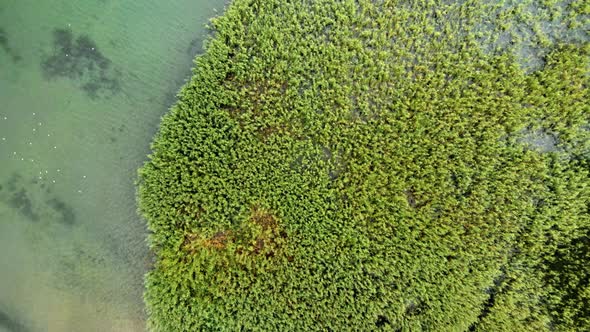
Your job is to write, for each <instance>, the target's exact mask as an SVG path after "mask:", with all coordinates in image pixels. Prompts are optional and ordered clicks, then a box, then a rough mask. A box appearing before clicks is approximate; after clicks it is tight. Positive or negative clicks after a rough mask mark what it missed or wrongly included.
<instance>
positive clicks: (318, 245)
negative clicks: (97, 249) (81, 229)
mask: <svg viewBox="0 0 590 332" xmlns="http://www.w3.org/2000/svg"><path fill="white" fill-rule="evenodd" d="M553 5H555V6H561V8H562V9H561V11H560V12H559V13H557V12H554V11H553V9H551V8H552V6H553ZM584 8H585V7H583V6H582V7H579V4H578V2H575V1H574V2H569V1H568V2H559V1H557V2H554V3H551V4H549V3H546V2H537V1H523V2H521V3H518V4H516V3H512V2H510V3H504V4H489V3H487V2H483V1H468V2H460V3H455V2H442V1H401V2H390V1H368V0H366V1H365V0H359V1H329V0H318V1H313V2H311V1H295V2H285V1H278V0H276V1H275V0H269V1H256V0H236V1H234V2H232V4H231V5H230V6H229V8H228V9H227V11H226V13H225V14H224V15H223V16H221V17H218V18H215V19H214V20H213V21H212V28H213V30H214V31H215V33H214V34H213V35H212V37H211V38H209V39H208V40H207V41H206V43H205V45H207V46H206V51H205V53H204V54H203V55H201V56H198V57H197V59H196V67H195V69H194V71H193V77H192V78H191V80H190V81H189V82H188V83H187V84H186V85H185V86H184V88H183V89H182V91H181V92H180V94H179V97H178V101H177V103H176V104H175V105H174V106H173V107H172V109H171V111H170V112H169V114H167V115H166V116H165V117H164V118H163V120H162V124H161V127H160V131H159V132H158V134H157V135H156V137H155V139H154V142H153V145H152V149H153V153H152V155H151V156H150V160H149V161H148V162H147V163H146V164H145V165H144V167H143V168H142V169H141V170H140V180H139V190H138V195H139V205H140V210H141V212H142V213H143V215H144V216H145V218H146V219H147V221H148V225H149V228H150V230H151V234H150V238H149V240H150V244H151V246H152V250H153V252H154V253H155V255H156V257H157V259H156V263H155V265H154V268H153V270H152V271H151V272H150V273H149V274H148V276H147V279H146V284H147V289H146V292H145V300H146V304H147V309H148V313H149V315H150V318H149V324H150V327H151V329H152V330H154V331H195V330H229V331H233V330H261V331H274V330H277V331H307V330H320V331H326V330H331V331H341V330H359V331H373V330H387V331H580V330H588V329H590V321H589V320H588V316H587V309H585V303H587V302H588V301H589V300H590V299H589V298H588V295H587V294H588V292H589V291H590V289H589V286H588V283H587V282H584V280H588V278H589V271H588V270H587V269H585V268H583V267H582V265H583V263H582V262H584V260H585V259H586V258H587V257H586V256H587V255H588V252H589V250H590V247H589V246H588V243H589V242H588V241H587V237H588V229H589V227H590V226H589V225H590V211H589V210H588V206H590V174H589V169H590V160H589V156H590V154H589V153H588V151H589V150H588V147H589V144H590V133H589V132H588V130H587V129H586V128H588V124H589V123H590V106H589V105H588V102H587V101H588V100H590V92H589V89H588V87H589V83H590V73H589V70H590V45H589V44H588V39H587V34H586V33H585V32H584V31H585V26H586V24H587V13H586V12H585V9H584ZM490 13H493V15H490ZM546 15H553V16H550V17H549V16H547V17H546ZM548 20H549V21H551V22H554V23H556V24H557V23H563V24H565V27H564V28H559V29H557V28H555V29H553V30H551V29H549V30H547V29H545V30H544V28H543V25H542V24H541V23H542V22H545V21H548ZM485 27H487V28H485ZM497 30H502V31H506V32H508V34H507V35H506V36H504V37H502V38H507V41H505V40H498V38H497V35H496V33H497V32H498V31H497ZM523 31H525V32H526V33H525V32H523ZM521 32H522V33H521ZM523 36H526V38H523ZM572 36H573V37H572ZM531 43H533V44H531ZM523 49H526V50H530V52H534V53H535V56H538V59H539V61H537V60H535V61H534V62H535V64H534V65H531V63H529V62H528V58H527V57H528V55H527V52H528V51H527V52H522V50H523ZM563 284H567V285H569V287H562V286H561V285H563Z"/></svg>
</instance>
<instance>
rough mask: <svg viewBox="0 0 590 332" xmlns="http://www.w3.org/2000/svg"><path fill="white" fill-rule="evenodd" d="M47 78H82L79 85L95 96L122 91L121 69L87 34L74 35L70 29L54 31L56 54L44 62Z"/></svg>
mask: <svg viewBox="0 0 590 332" xmlns="http://www.w3.org/2000/svg"><path fill="white" fill-rule="evenodd" d="M41 70H42V71H43V76H44V77H45V78H46V79H47V80H54V79H59V78H68V79H71V80H77V81H80V89H82V91H84V92H85V93H86V95H87V96H88V97H90V98H92V99H96V98H99V97H101V96H112V95H114V94H117V93H119V91H120V89H121V84H120V82H119V73H118V72H117V71H116V70H114V69H113V66H112V62H111V60H110V59H108V58H107V57H106V56H105V55H104V54H102V52H101V51H100V50H99V49H98V46H97V45H96V43H95V42H94V41H93V40H92V39H91V38H90V37H89V36H87V35H80V36H78V37H75V36H74V34H73V32H72V31H71V30H69V29H55V30H54V31H53V54H51V55H48V56H46V57H45V59H44V60H43V61H42V62H41Z"/></svg>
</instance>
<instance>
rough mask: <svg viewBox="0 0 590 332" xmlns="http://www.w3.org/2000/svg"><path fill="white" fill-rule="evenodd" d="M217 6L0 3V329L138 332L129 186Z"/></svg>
mask: <svg viewBox="0 0 590 332" xmlns="http://www.w3.org/2000/svg"><path fill="white" fill-rule="evenodd" d="M224 2H225V1H224V0H173V1H158V0H144V1H124V0H93V1H92V0H84V1H65V0H43V1H34V0H2V1H0V252H1V255H0V331H65V332H67V331H142V330H145V313H144V307H143V302H142V292H143V284H142V283H143V275H144V273H145V272H146V269H147V268H149V264H150V256H149V253H148V249H147V246H146V242H145V235H146V229H145V224H144V223H143V222H142V221H141V220H140V219H139V218H138V217H137V215H136V205H135V188H134V179H135V175H136V169H137V168H138V167H139V166H140V165H141V164H142V162H143V161H144V160H145V159H146V154H147V153H148V152H149V142H150V141H151V138H152V136H153V135H154V133H155V131H156V130H157V126H158V123H159V120H160V117H161V116H162V115H163V114H164V112H166V110H167V108H168V107H169V106H170V104H171V103H173V101H174V93H175V91H177V90H178V88H179V87H180V86H181V85H182V83H183V81H184V79H186V78H188V76H189V75H190V67H191V66H192V58H193V57H194V55H195V54H196V53H197V52H199V51H200V49H201V46H202V40H203V37H204V36H205V34H206V29H205V27H204V25H205V24H206V23H207V21H208V19H209V18H210V17H212V16H214V15H216V12H215V9H216V10H217V11H218V12H221V11H222V10H223V6H224Z"/></svg>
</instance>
